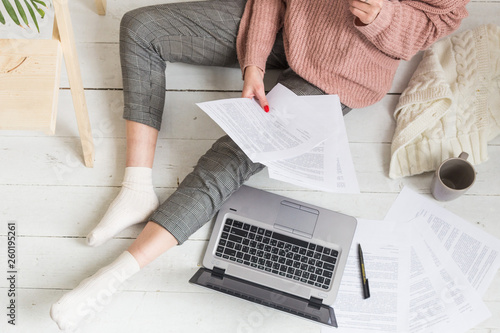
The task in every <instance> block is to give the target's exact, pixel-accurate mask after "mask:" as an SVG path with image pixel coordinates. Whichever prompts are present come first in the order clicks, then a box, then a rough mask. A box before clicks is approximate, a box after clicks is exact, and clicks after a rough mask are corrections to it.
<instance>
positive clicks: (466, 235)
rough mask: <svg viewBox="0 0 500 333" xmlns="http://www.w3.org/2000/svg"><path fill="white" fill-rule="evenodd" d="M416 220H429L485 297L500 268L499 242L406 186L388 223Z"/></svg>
mask: <svg viewBox="0 0 500 333" xmlns="http://www.w3.org/2000/svg"><path fill="white" fill-rule="evenodd" d="M417 217H421V218H424V219H426V221H427V224H428V226H429V227H430V229H431V230H432V231H433V232H434V234H435V235H436V237H437V239H438V240H439V242H440V243H441V244H442V246H443V247H444V248H445V249H446V251H447V252H448V255H449V256H450V257H451V258H452V260H453V261H454V262H455V264H456V265H457V266H458V267H459V268H460V271H461V272H462V273H463V274H464V275H465V276H466V277H467V280H468V281H469V283H470V284H471V285H472V287H473V288H474V289H476V290H477V291H478V292H479V294H480V295H484V293H485V292H486V290H487V289H488V287H489V286H490V284H491V282H492V281H493V278H494V277H495V274H496V272H497V270H498V268H499V267H500V240H498V239H497V238H495V237H493V236H492V235H490V234H488V233H486V232H484V231H483V230H481V229H479V228H477V227H475V226H474V225H472V224H471V223H469V222H467V221H465V220H464V219H462V218H460V217H459V216H457V215H455V214H453V213H451V212H450V211H448V210H446V209H444V208H442V207H441V206H439V205H437V204H436V203H435V202H434V201H432V200H430V199H427V198H425V197H424V196H422V195H419V194H418V193H416V192H414V191H412V190H410V189H409V188H407V187H405V188H403V190H402V191H401V193H400V194H399V196H398V198H397V199H396V201H395V202H394V204H393V205H392V207H391V209H390V210H389V212H388V214H387V216H386V220H389V221H400V222H404V221H410V220H413V219H415V218H417Z"/></svg>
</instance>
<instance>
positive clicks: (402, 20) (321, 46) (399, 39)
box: [237, 0, 469, 108]
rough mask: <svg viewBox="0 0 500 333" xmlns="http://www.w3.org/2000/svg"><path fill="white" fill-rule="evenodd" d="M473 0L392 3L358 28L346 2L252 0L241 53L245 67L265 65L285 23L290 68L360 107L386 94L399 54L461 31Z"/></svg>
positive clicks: (243, 25)
mask: <svg viewBox="0 0 500 333" xmlns="http://www.w3.org/2000/svg"><path fill="white" fill-rule="evenodd" d="M468 1H469V0H421V1H412V0H407V1H396V0H387V1H385V2H384V6H383V8H382V11H381V12H380V13H379V15H378V17H377V18H376V19H375V20H374V21H373V22H372V23H370V24H369V25H366V26H357V25H355V24H354V21H355V20H354V19H355V17H354V15H352V13H351V12H350V11H349V2H348V1H347V0H248V2H247V5H246V8H245V12H244V14H243V17H242V19H241V23H240V30H239V33H238V39H237V51H238V58H239V61H240V65H241V68H242V70H243V71H244V70H245V68H246V67H247V66H250V65H256V66H258V67H260V68H261V69H262V70H264V69H265V64H266V60H267V57H268V56H269V54H270V52H271V49H272V47H273V44H274V41H275V39H276V33H277V32H278V30H279V29H281V28H283V39H284V44H285V53H286V57H287V60H288V64H289V65H290V67H291V68H292V69H293V70H294V71H295V72H296V73H297V74H298V75H300V76H301V77H303V78H304V79H306V80H307V81H309V82H311V83H312V84H314V85H316V86H317V87H319V88H321V89H322V90H324V91H325V92H326V93H328V94H337V95H339V97H340V100H341V102H342V103H344V104H345V105H347V106H349V107H351V108H360V107H364V106H367V105H371V104H373V103H375V102H377V101H379V100H380V99H381V98H382V97H383V96H384V95H385V94H386V93H387V92H388V91H389V89H390V87H391V84H392V80H393V77H394V74H395V72H396V69H397V66H398V64H399V61H400V59H405V60H408V59H410V58H411V57H412V56H413V55H414V54H416V53H417V52H418V51H420V50H423V49H426V48H427V47H428V46H430V45H431V44H432V43H433V42H434V41H436V40H437V39H439V38H441V37H443V36H445V35H448V34H450V33H451V32H453V31H454V30H456V29H457V28H458V26H459V25H460V22H461V20H462V19H463V18H465V17H466V16H467V10H466V9H465V5H466V3H467V2H468Z"/></svg>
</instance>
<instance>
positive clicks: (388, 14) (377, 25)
mask: <svg viewBox="0 0 500 333" xmlns="http://www.w3.org/2000/svg"><path fill="white" fill-rule="evenodd" d="M393 16H394V4H393V3H392V2H391V1H385V2H384V6H383V7H382V10H381V11H380V13H378V16H377V17H376V18H375V20H373V22H372V23H370V24H367V25H363V26H358V25H356V24H354V26H355V27H356V28H357V29H358V30H359V31H360V32H361V33H362V34H363V35H365V36H366V37H367V38H368V39H370V40H371V39H373V38H375V37H377V36H378V35H380V34H381V33H382V32H383V31H384V30H386V29H387V28H388V27H389V25H390V24H391V21H392V18H393Z"/></svg>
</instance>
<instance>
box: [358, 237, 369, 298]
mask: <svg viewBox="0 0 500 333" xmlns="http://www.w3.org/2000/svg"><path fill="white" fill-rule="evenodd" d="M358 255H359V266H360V267H361V281H362V282H363V295H364V296H365V299H366V298H368V297H370V286H369V285H368V279H367V278H366V272H365V262H364V260H363V251H362V250H361V244H358Z"/></svg>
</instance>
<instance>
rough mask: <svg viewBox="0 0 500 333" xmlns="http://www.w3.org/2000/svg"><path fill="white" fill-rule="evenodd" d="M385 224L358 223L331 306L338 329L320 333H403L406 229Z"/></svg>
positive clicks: (407, 255)
mask: <svg viewBox="0 0 500 333" xmlns="http://www.w3.org/2000/svg"><path fill="white" fill-rule="evenodd" d="M395 226H396V224H395V223H391V222H386V221H370V220H362V219H358V226H357V228H356V233H355V235H354V240H353V243H352V247H351V251H350V252H349V259H348V260H347V265H346V269H345V271H344V275H343V276H342V284H341V286H340V290H339V293H338V296H337V300H336V302H335V304H334V306H333V308H334V311H335V315H336V317H337V322H338V325H339V327H338V329H330V328H326V327H324V328H322V330H321V332H323V333H326V332H329V333H330V332H332V333H334V332H337V333H367V332H386V333H388V332H407V331H408V317H409V313H408V305H409V300H408V295H409V280H410V260H409V259H410V241H409V240H410V233H409V232H410V229H409V228H408V227H407V228H406V230H405V229H403V228H399V229H396V228H395ZM358 244H361V247H362V248H363V255H364V263H365V270H366V278H367V279H368V282H369V284H370V294H371V296H370V298H367V299H364V298H363V288H362V285H361V272H360V266H359V258H358Z"/></svg>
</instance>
